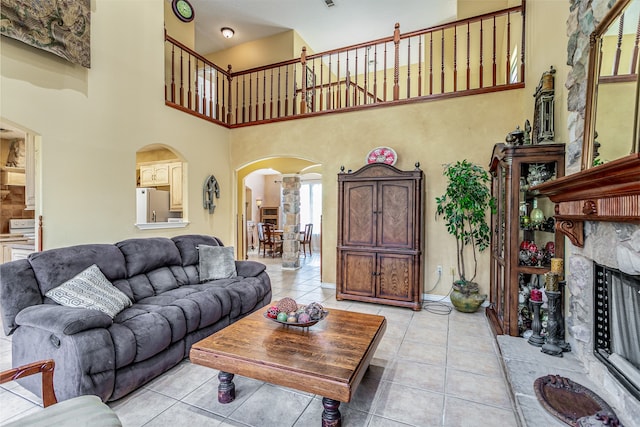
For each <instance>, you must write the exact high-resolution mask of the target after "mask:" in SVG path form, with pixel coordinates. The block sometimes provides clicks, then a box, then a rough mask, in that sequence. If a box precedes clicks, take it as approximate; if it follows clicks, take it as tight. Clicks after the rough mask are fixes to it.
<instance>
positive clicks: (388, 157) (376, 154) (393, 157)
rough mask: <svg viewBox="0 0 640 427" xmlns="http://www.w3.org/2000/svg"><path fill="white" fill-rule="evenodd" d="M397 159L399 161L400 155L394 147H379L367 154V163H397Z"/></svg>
mask: <svg viewBox="0 0 640 427" xmlns="http://www.w3.org/2000/svg"><path fill="white" fill-rule="evenodd" d="M396 161H398V155H397V154H396V152H395V150H394V149H393V148H389V147H377V148H374V149H373V150H371V151H369V154H367V163H386V164H388V165H395V164H396Z"/></svg>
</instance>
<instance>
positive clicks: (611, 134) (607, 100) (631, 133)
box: [582, 0, 640, 169]
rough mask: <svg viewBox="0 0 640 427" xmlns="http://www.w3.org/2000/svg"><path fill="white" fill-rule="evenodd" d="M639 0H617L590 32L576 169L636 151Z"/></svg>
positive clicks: (639, 37) (595, 164) (638, 122)
mask: <svg viewBox="0 0 640 427" xmlns="http://www.w3.org/2000/svg"><path fill="white" fill-rule="evenodd" d="M639 39H640V0H618V2H617V3H616V4H615V5H614V6H613V8H612V9H611V10H610V12H609V13H608V14H607V16H606V17H605V18H604V19H603V20H602V22H600V24H599V25H598V26H597V27H596V30H595V31H594V32H593V34H592V35H591V39H590V52H589V69H588V81H587V103H586V110H585V131H584V141H583V149H582V169H588V168H591V167H593V166H598V165H601V164H604V163H606V162H608V161H611V160H615V159H619V158H622V157H625V156H627V155H629V154H633V153H637V152H638V147H639V145H640V144H639V143H638V139H639V138H640V132H639V130H638V128H639V126H640V121H639V113H638V108H639V100H640V98H639V96H640V92H639V86H638V68H639V64H638V61H639V56H640V55H638V50H639V47H638V42H639Z"/></svg>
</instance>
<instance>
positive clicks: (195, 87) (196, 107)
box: [189, 57, 200, 110]
mask: <svg viewBox="0 0 640 427" xmlns="http://www.w3.org/2000/svg"><path fill="white" fill-rule="evenodd" d="M195 70H196V78H195V82H194V89H195V98H194V101H195V103H196V106H195V110H198V107H200V88H199V86H200V85H199V84H198V77H197V76H198V58H197V57H196V66H195ZM189 75H191V73H189Z"/></svg>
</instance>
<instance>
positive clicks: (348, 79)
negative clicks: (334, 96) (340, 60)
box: [344, 51, 351, 108]
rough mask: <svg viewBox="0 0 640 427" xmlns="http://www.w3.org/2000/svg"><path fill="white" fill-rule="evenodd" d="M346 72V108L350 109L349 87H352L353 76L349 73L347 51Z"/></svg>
mask: <svg viewBox="0 0 640 427" xmlns="http://www.w3.org/2000/svg"><path fill="white" fill-rule="evenodd" d="M345 68H346V71H345V79H344V85H345V91H344V106H345V108H347V107H349V86H350V85H351V74H350V73H349V51H347V65H346V67H345Z"/></svg>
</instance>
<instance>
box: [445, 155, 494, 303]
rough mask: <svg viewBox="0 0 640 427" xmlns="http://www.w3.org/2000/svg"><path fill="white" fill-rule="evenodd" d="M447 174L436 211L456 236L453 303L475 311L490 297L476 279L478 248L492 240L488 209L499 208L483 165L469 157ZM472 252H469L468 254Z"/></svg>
mask: <svg viewBox="0 0 640 427" xmlns="http://www.w3.org/2000/svg"><path fill="white" fill-rule="evenodd" d="M443 174H444V176H446V177H447V188H446V191H445V193H444V194H443V195H442V196H440V197H436V204H437V209H436V215H437V216H443V217H444V219H445V221H446V226H447V231H448V232H449V234H451V235H452V236H454V237H455V238H456V255H457V264H458V265H457V269H458V277H459V278H458V280H456V281H454V282H453V290H452V291H451V303H452V304H453V306H454V307H455V308H456V309H457V310H458V311H462V312H467V313H472V312H474V311H476V310H477V309H478V307H480V305H481V304H482V303H483V302H484V300H485V299H486V298H487V296H486V295H480V294H479V290H478V284H477V283H476V282H474V279H475V278H476V274H477V271H478V252H482V251H484V250H485V249H486V248H487V247H488V246H489V243H490V237H491V230H490V228H489V224H487V220H486V213H487V209H491V212H494V211H495V200H494V199H493V197H491V191H490V189H489V186H488V184H489V182H490V178H489V174H488V173H487V171H485V170H484V169H483V168H482V167H480V166H478V165H476V164H473V163H470V162H468V161H467V160H463V161H458V162H456V163H454V164H453V163H451V164H448V165H445V168H444V173H443ZM468 247H469V248H470V249H471V254H472V256H473V263H472V265H473V270H472V271H468V270H467V267H468V266H467V261H468V260H467V259H465V252H467V251H466V249H467V248H468ZM468 255H469V253H468V252H467V256H468Z"/></svg>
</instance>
